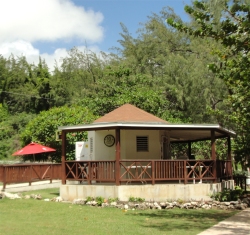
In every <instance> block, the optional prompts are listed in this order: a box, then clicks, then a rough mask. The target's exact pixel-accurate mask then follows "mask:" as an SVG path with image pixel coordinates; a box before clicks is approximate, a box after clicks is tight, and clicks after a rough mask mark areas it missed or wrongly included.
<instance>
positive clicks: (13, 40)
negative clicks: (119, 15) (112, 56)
mask: <svg viewBox="0 0 250 235" xmlns="http://www.w3.org/2000/svg"><path fill="white" fill-rule="evenodd" d="M102 21H103V15H102V14H101V13H100V12H94V11H92V10H85V9H84V8H83V7H79V6H76V5H74V4H73V2H72V0H7V1H4V0H0V22H1V24H0V35H1V37H0V54H1V55H3V56H4V57H6V58H8V57H9V56H10V55H11V54H12V55H14V56H25V57H26V59H27V61H28V62H29V63H35V64H37V63H38V61H39V56H41V58H42V59H45V61H46V63H47V64H48V66H49V68H50V70H51V71H53V69H54V65H55V64H56V63H57V64H58V65H60V64H61V58H62V57H65V56H67V49H66V48H57V49H55V50H54V52H51V54H48V53H40V51H39V49H37V48H35V47H34V46H33V45H32V43H35V42H38V43H40V44H41V43H42V42H60V43H62V42H73V40H75V39H78V40H80V41H82V42H83V43H85V42H86V41H87V42H88V43H90V45H91V44H93V43H96V42H100V41H101V40H102V39H103V34H104V30H103V28H102V27H101V23H102ZM66 44H67V43H66ZM84 48H85V47H82V48H81V50H84ZM95 50H96V48H95ZM97 51H98V49H97Z"/></svg>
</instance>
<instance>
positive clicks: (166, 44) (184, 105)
mask: <svg viewBox="0 0 250 235" xmlns="http://www.w3.org/2000/svg"><path fill="white" fill-rule="evenodd" d="M166 17H174V19H176V20H177V21H180V22H182V21H181V19H180V18H179V17H178V16H177V15H176V14H174V12H173V11H172V10H171V9H169V8H163V10H162V11H161V13H160V14H159V15H158V14H152V16H149V17H148V21H147V22H146V23H144V24H142V27H141V28H140V29H139V30H138V37H137V38H133V37H132V36H131V34H130V33H129V31H128V29H127V28H126V27H125V26H124V25H122V30H123V33H122V34H121V36H122V39H121V40H120V41H119V42H120V44H121V46H122V48H121V49H120V52H121V55H122V56H123V63H124V64H125V65H126V67H128V68H129V69H130V70H131V72H132V73H133V74H142V75H143V76H145V77H147V78H148V79H151V80H152V83H153V84H154V87H157V88H156V89H160V90H161V91H163V92H164V95H165V99H166V103H168V105H167V106H166V108H168V112H169V113H171V116H172V117H174V118H176V119H179V120H182V122H189V123H211V122H219V121H220V120H217V117H216V116H215V115H211V113H208V111H207V110H208V109H219V110H222V109H223V110H224V111H225V110H226V109H225V104H224V103H223V102H222V101H223V99H224V97H225V96H226V95H227V90H226V87H225V84H224V82H223V81H221V80H220V79H218V78H217V77H216V76H215V75H214V74H213V73H212V72H211V71H208V69H207V67H206V64H207V63H211V62H213V61H215V56H214V55H212V54H211V53H209V48H211V47H213V48H217V47H218V44H217V43H216V42H213V41H212V40H206V41H203V40H201V39H200V38H194V37H192V36H189V35H187V34H185V33H183V32H178V31H176V30H173V28H170V27H169V26H168V25H167V24H166V22H165V19H166ZM138 82H139V80H138ZM164 108H165V107H164ZM209 114H210V115H209Z"/></svg>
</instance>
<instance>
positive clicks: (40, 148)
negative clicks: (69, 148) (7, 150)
mask: <svg viewBox="0 0 250 235" xmlns="http://www.w3.org/2000/svg"><path fill="white" fill-rule="evenodd" d="M55 151H56V150H55V149H53V148H50V147H47V146H44V145H41V144H38V143H33V142H32V143H30V144H28V145H26V146H25V147H23V148H22V149H20V150H18V151H16V152H15V153H13V154H12V155H13V156H18V155H28V154H33V157H34V161H35V154H36V153H47V152H55Z"/></svg>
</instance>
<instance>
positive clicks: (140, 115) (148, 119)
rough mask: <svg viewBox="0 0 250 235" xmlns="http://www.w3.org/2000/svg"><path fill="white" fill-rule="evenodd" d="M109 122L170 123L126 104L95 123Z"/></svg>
mask: <svg viewBox="0 0 250 235" xmlns="http://www.w3.org/2000/svg"><path fill="white" fill-rule="evenodd" d="M107 122H123V123H124V122H140V123H164V124H166V123H168V122H167V121H165V120H163V119H161V118H158V117H156V116H154V115H153V114H150V113H148V112H146V111H144V110H142V109H139V108H137V107H135V106H133V105H131V104H124V105H122V106H121V107H119V108H117V109H115V110H113V111H111V112H110V113H107V114H105V115H104V116H103V117H100V118H98V119H96V120H95V121H94V123H107Z"/></svg>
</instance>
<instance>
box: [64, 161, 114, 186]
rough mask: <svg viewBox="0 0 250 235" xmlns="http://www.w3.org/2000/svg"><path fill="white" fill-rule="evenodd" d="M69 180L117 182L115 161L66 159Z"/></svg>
mask: <svg viewBox="0 0 250 235" xmlns="http://www.w3.org/2000/svg"><path fill="white" fill-rule="evenodd" d="M65 170H66V172H65V174H66V179H67V180H76V181H81V182H84V181H86V182H88V183H89V184H91V182H92V181H96V182H115V161H84V162H83V161H66V162H65Z"/></svg>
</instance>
